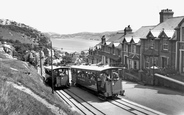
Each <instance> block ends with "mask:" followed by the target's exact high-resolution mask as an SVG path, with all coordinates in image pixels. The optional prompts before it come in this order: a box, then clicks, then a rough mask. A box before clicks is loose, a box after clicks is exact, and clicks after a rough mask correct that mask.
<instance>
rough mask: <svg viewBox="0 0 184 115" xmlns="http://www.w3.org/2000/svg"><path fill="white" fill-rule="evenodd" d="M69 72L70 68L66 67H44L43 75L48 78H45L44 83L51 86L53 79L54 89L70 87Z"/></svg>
mask: <svg viewBox="0 0 184 115" xmlns="http://www.w3.org/2000/svg"><path fill="white" fill-rule="evenodd" d="M69 71H70V67H67V66H53V67H51V66H47V67H45V73H46V74H48V75H49V76H48V77H46V80H45V82H46V83H47V84H48V85H50V86H51V85H52V77H54V78H53V79H54V88H61V87H70V75H69ZM52 72H53V73H52Z"/></svg>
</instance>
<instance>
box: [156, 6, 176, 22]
mask: <svg viewBox="0 0 184 115" xmlns="http://www.w3.org/2000/svg"><path fill="white" fill-rule="evenodd" d="M159 14H160V23H162V22H164V21H165V20H167V19H169V18H172V17H173V14H174V12H173V11H172V10H171V9H163V10H161V12H160V13H159Z"/></svg>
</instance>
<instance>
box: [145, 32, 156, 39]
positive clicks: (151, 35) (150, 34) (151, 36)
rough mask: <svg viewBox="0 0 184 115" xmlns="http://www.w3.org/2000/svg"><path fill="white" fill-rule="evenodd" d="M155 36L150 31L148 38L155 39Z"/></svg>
mask: <svg viewBox="0 0 184 115" xmlns="http://www.w3.org/2000/svg"><path fill="white" fill-rule="evenodd" d="M153 37H154V36H153V34H152V33H151V31H149V33H148V34H147V36H146V38H153Z"/></svg>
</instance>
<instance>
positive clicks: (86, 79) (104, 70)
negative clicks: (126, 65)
mask: <svg viewBox="0 0 184 115" xmlns="http://www.w3.org/2000/svg"><path fill="white" fill-rule="evenodd" d="M119 69H123V68H121V67H105V66H104V67H103V66H84V65H80V66H71V73H72V82H73V83H74V84H76V85H81V86H83V87H86V88H88V89H91V90H93V91H95V92H97V93H98V95H99V96H100V97H102V98H103V99H104V98H105V99H106V98H107V97H115V96H118V95H124V90H123V88H122V79H121V78H120V77H119Z"/></svg>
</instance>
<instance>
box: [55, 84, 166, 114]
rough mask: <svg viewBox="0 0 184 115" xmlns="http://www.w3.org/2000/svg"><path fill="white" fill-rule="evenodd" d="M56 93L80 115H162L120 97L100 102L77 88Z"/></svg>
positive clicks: (91, 94) (95, 97)
mask: <svg viewBox="0 0 184 115" xmlns="http://www.w3.org/2000/svg"><path fill="white" fill-rule="evenodd" d="M57 93H58V95H60V97H61V99H62V100H63V101H64V102H65V103H66V104H67V105H69V106H70V107H71V108H72V109H74V110H76V111H78V112H79V113H81V114H82V115H164V114H162V113H160V112H158V111H155V110H153V109H150V108H147V107H145V106H141V105H139V104H136V103H134V102H131V101H128V100H126V99H123V98H122V97H118V98H116V99H109V100H107V101H102V100H100V99H98V98H97V96H96V95H95V94H93V93H91V92H88V91H86V90H84V89H80V88H78V87H71V88H70V89H64V90H59V91H57Z"/></svg>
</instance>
